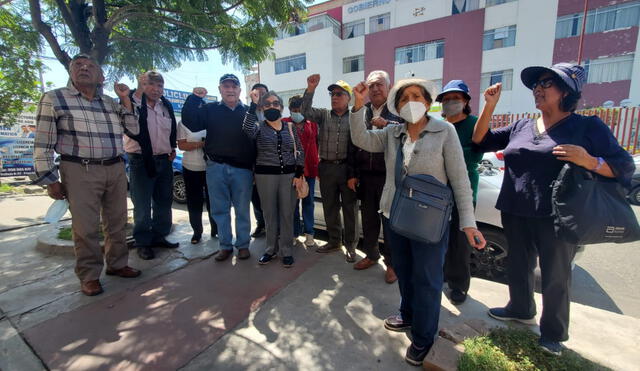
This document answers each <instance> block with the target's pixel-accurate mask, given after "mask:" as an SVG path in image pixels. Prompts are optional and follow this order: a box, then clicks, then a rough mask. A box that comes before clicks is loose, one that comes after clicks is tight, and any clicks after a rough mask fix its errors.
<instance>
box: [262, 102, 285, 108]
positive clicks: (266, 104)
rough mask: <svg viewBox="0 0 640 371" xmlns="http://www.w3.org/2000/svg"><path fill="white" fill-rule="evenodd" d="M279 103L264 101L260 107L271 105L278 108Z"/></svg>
mask: <svg viewBox="0 0 640 371" xmlns="http://www.w3.org/2000/svg"><path fill="white" fill-rule="evenodd" d="M280 106H281V104H280V102H278V101H275V102H265V103H264V104H263V105H262V107H264V108H269V107H273V108H280Z"/></svg>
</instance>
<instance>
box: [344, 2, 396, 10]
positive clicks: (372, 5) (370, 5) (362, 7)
mask: <svg viewBox="0 0 640 371" xmlns="http://www.w3.org/2000/svg"><path fill="white" fill-rule="evenodd" d="M390 2H391V0H369V1H363V2H361V3H359V4H356V5H352V6H350V7H348V8H347V12H349V13H356V12H361V11H363V10H367V9H371V8H375V7H378V6H381V5H387V4H389V3H390Z"/></svg>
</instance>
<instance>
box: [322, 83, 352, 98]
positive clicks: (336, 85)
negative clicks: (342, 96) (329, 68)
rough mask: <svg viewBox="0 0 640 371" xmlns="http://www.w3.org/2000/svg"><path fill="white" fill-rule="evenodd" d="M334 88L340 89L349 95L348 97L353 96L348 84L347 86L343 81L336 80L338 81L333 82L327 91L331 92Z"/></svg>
mask: <svg viewBox="0 0 640 371" xmlns="http://www.w3.org/2000/svg"><path fill="white" fill-rule="evenodd" d="M334 88H340V89H342V90H344V91H346V92H347V94H349V96H351V95H352V94H353V93H352V90H351V86H350V85H349V84H347V83H346V82H345V81H342V80H338V81H336V82H335V84H331V85H329V87H328V88H327V90H329V91H332V90H333V89H334Z"/></svg>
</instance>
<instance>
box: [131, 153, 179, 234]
mask: <svg viewBox="0 0 640 371" xmlns="http://www.w3.org/2000/svg"><path fill="white" fill-rule="evenodd" d="M128 157H129V191H130V194H131V201H132V202H133V221H134V225H133V238H134V239H135V241H136V245H137V246H151V245H152V244H153V243H154V242H156V241H158V240H160V239H162V238H163V237H164V236H166V235H168V234H169V233H171V204H172V203H173V167H172V165H171V161H169V159H168V157H166V156H162V157H158V156H154V162H155V165H156V176H154V177H149V175H147V170H146V169H145V167H144V160H143V158H142V155H138V154H135V153H129V154H128Z"/></svg>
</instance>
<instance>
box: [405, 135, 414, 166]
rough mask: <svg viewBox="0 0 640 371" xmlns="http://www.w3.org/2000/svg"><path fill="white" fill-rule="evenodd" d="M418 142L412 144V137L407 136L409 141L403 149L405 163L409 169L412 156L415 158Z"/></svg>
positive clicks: (406, 141)
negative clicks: (414, 150) (414, 153)
mask: <svg viewBox="0 0 640 371" xmlns="http://www.w3.org/2000/svg"><path fill="white" fill-rule="evenodd" d="M416 142H417V141H416ZM416 142H412V141H411V137H410V136H408V135H407V140H405V142H404V146H403V147H402V155H403V163H404V166H405V167H409V162H411V156H413V149H414V148H416Z"/></svg>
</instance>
